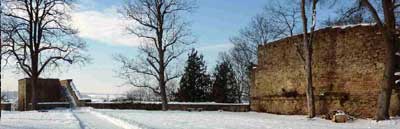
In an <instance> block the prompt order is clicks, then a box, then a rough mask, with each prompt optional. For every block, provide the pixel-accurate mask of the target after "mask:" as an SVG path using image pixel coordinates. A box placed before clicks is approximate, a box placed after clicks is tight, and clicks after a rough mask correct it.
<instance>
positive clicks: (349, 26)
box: [331, 23, 376, 29]
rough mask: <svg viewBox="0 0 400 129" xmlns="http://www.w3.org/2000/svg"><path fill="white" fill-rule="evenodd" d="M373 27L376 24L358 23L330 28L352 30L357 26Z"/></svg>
mask: <svg viewBox="0 0 400 129" xmlns="http://www.w3.org/2000/svg"><path fill="white" fill-rule="evenodd" d="M374 25H376V24H375V23H359V24H349V25H340V26H332V27H331V28H340V29H347V28H353V27H357V26H374Z"/></svg>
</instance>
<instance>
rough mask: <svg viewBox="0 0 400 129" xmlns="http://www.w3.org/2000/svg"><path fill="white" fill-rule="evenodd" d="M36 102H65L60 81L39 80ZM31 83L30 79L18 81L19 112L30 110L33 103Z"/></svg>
mask: <svg viewBox="0 0 400 129" xmlns="http://www.w3.org/2000/svg"><path fill="white" fill-rule="evenodd" d="M35 92H36V93H35V94H36V100H37V102H38V103H41V102H65V101H66V98H65V95H64V93H63V87H62V86H61V84H60V80H58V79H39V85H37V86H36V89H35ZM31 95H32V88H31V81H30V79H21V80H19V81H18V110H19V111H26V110H29V105H30V103H31Z"/></svg>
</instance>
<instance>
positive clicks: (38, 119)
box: [0, 110, 80, 129]
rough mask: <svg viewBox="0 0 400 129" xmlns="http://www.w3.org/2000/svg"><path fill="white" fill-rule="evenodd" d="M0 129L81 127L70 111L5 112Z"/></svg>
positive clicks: (71, 128) (78, 128)
mask: <svg viewBox="0 0 400 129" xmlns="http://www.w3.org/2000/svg"><path fill="white" fill-rule="evenodd" d="M0 129H80V125H79V121H77V120H76V118H75V117H74V116H73V114H72V113H71V111H70V110H51V111H48V112H37V111H28V112H16V111H13V112H9V111H3V112H2V116H1V121H0Z"/></svg>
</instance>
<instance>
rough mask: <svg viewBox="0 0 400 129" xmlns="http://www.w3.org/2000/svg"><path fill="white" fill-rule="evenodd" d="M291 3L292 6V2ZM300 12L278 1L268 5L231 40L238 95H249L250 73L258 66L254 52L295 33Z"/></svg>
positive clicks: (293, 6)
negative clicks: (238, 87) (260, 47)
mask: <svg viewBox="0 0 400 129" xmlns="http://www.w3.org/2000/svg"><path fill="white" fill-rule="evenodd" d="M291 3H293V2H291ZM298 12H299V9H298V7H297V6H296V4H295V3H293V4H288V3H284V2H281V1H273V2H271V3H269V4H268V5H267V6H266V7H265V8H264V11H263V12H262V13H260V14H258V15H256V16H255V17H253V18H252V20H251V22H250V23H249V25H248V26H246V27H245V28H243V29H242V30H240V32H239V35H238V36H235V37H233V38H231V40H230V41H231V43H232V44H233V45H234V47H233V48H232V49H231V50H230V52H229V55H230V57H231V58H232V61H231V62H232V63H233V64H232V65H233V68H234V70H235V73H236V74H235V75H236V79H237V80H238V82H239V86H240V92H241V93H240V95H241V96H243V97H240V98H248V96H249V94H250V75H251V69H252V67H253V66H254V65H255V64H256V62H257V54H258V53H257V48H258V46H259V45H265V44H267V43H268V42H271V41H273V40H275V39H279V38H282V37H286V36H292V35H293V34H294V33H295V32H294V31H295V28H296V24H297V18H298V15H299V14H298Z"/></svg>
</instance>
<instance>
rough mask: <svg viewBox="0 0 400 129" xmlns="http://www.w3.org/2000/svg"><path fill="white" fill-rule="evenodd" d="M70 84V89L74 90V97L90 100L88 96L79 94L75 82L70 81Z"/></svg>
mask: <svg viewBox="0 0 400 129" xmlns="http://www.w3.org/2000/svg"><path fill="white" fill-rule="evenodd" d="M70 86H71V88H72V91H74V92H75V95H76V97H78V100H90V98H85V97H83V96H82V95H81V93H80V92H79V90H78V89H76V87H75V84H74V83H72V82H71V83H70Z"/></svg>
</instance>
